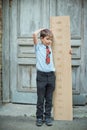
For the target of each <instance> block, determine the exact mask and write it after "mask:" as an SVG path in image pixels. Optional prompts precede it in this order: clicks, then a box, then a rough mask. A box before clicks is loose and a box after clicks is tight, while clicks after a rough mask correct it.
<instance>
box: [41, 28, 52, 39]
mask: <svg viewBox="0 0 87 130" xmlns="http://www.w3.org/2000/svg"><path fill="white" fill-rule="evenodd" d="M46 36H49V37H51V38H53V33H52V32H51V31H50V30H49V29H43V30H41V31H40V37H41V38H44V37H46Z"/></svg>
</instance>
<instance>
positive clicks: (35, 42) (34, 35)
mask: <svg viewBox="0 0 87 130" xmlns="http://www.w3.org/2000/svg"><path fill="white" fill-rule="evenodd" d="M41 30H43V29H38V30H36V31H35V32H34V33H33V41H34V44H37V43H38V34H39V33H40V31H41Z"/></svg>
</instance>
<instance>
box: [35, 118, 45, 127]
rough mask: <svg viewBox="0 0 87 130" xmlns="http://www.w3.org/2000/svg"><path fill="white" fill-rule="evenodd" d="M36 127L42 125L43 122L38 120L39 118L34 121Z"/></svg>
mask: <svg viewBox="0 0 87 130" xmlns="http://www.w3.org/2000/svg"><path fill="white" fill-rule="evenodd" d="M36 125H37V126H42V125H43V120H42V119H40V118H38V119H37V120H36Z"/></svg>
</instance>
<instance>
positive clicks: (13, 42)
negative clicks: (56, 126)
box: [10, 0, 84, 103]
mask: <svg viewBox="0 0 87 130" xmlns="http://www.w3.org/2000/svg"><path fill="white" fill-rule="evenodd" d="M61 15H62V16H63V15H64V16H66V15H69V16H70V22H71V46H72V49H73V54H72V77H73V82H72V84H73V92H74V93H76V94H80V92H81V91H80V87H82V86H81V85H82V84H81V83H82V82H81V76H80V73H81V71H80V70H81V68H82V64H81V63H82V60H83V53H81V51H82V49H83V20H84V18H83V0H12V2H11V8H10V87H11V102H19V103H36V99H37V96H36V67H35V65H36V59H35V53H34V45H33V41H32V33H33V31H34V30H36V29H38V28H41V27H46V28H49V27H50V25H49V23H50V22H49V20H50V16H61ZM82 75H83V73H82Z"/></svg>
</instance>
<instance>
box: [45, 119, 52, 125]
mask: <svg viewBox="0 0 87 130" xmlns="http://www.w3.org/2000/svg"><path fill="white" fill-rule="evenodd" d="M45 124H46V125H47V126H52V125H53V123H52V119H51V118H46V119H45Z"/></svg>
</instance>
